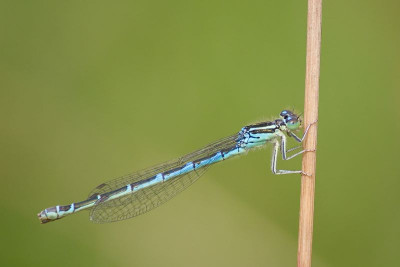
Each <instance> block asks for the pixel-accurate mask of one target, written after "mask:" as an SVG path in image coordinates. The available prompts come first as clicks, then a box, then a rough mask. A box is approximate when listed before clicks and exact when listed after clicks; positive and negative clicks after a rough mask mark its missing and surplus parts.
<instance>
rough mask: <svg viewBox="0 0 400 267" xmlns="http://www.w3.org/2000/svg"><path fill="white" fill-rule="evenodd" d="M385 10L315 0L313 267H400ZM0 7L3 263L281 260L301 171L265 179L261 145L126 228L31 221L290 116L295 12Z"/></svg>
mask: <svg viewBox="0 0 400 267" xmlns="http://www.w3.org/2000/svg"><path fill="white" fill-rule="evenodd" d="M399 3H400V2H399V1H396V0H390V1H389V0H388V1H371V0H367V1H343V0H342V1H325V2H324V6H323V34H322V38H323V39H322V58H321V83H320V88H321V89H320V113H319V128H318V131H319V133H318V159H317V163H318V165H317V182H316V199H315V222H314V243H313V265H314V266H400V259H399V257H398V252H399V249H400V209H399V204H400V194H399V189H400V179H399V178H400V164H399V163H398V159H399V148H400V146H399V144H400V138H399V130H400V120H399V119H400V111H399V110H400V109H399V104H400V101H399V100H400V90H399V89H400V75H399V74H400V73H399V70H400V68H399V65H400V52H399V47H400V30H399V26H400V17H399V15H398V11H399V10H400V9H399V8H400V4H399ZM0 10H1V11H0V12H1V13H0V14H1V16H0V22H1V30H0V33H1V36H0V38H1V44H0V45H1V50H0V116H1V121H0V122H1V123H0V164H1V165H0V179H1V189H0V190H1V192H0V193H1V194H0V211H1V220H0V229H1V230H0V231H1V239H0V251H1V257H0V264H1V265H2V266H18V265H21V266H22V265H25V266H28V265H29V266H44V265H50V266H295V264H296V253H297V230H298V210H299V192H300V177H298V176H296V175H293V176H273V175H272V174H271V172H270V170H269V160H270V154H271V152H270V149H266V150H265V149H264V150H258V151H255V152H253V153H249V154H248V155H247V156H245V157H242V158H240V159H236V160H232V161H227V162H224V163H223V164H219V165H217V166H214V167H213V168H211V169H210V170H209V171H208V172H207V173H206V174H205V175H204V176H203V177H202V178H201V179H200V180H199V181H198V182H197V183H196V184H195V185H194V186H192V187H190V188H189V189H188V190H186V191H185V192H183V193H181V194H180V195H178V196H177V197H176V198H174V199H173V200H171V201H169V202H168V203H167V204H165V205H163V206H161V207H160V208H158V209H156V210H154V211H152V212H150V213H147V214H146V215H143V216H140V217H137V218H135V219H132V220H127V221H123V222H119V223H113V224H104V225H97V224H93V223H91V222H90V221H89V220H88V213H86V212H83V213H80V214H77V215H74V216H71V217H68V218H65V219H63V220H60V221H57V222H55V223H51V224H47V225H40V224H39V221H38V219H37V217H36V213H37V212H39V211H40V210H41V209H44V208H46V207H49V206H53V205H56V204H69V203H70V202H73V201H80V200H83V199H84V198H85V197H86V196H87V194H88V193H89V192H90V191H91V189H92V188H93V187H95V186H96V185H98V184H100V183H102V182H103V181H105V180H108V179H110V178H115V177H117V176H119V175H123V174H126V173H129V172H132V171H135V170H139V169H142V168H146V167H149V166H151V165H154V164H156V163H160V162H162V161H166V160H170V159H172V158H175V157H178V156H181V155H183V154H185V153H189V152H191V151H193V150H195V149H198V148H200V147H202V146H203V145H206V144H207V143H209V142H212V141H214V140H217V139H219V138H222V137H224V136H227V135H230V134H232V133H235V132H237V131H238V130H240V128H241V127H242V126H243V125H246V124H248V123H252V122H255V121H259V120H264V119H272V118H275V117H276V116H277V115H278V114H279V112H280V111H281V110H282V109H283V108H287V107H292V106H294V107H296V109H297V110H300V111H301V110H302V109H303V102H304V98H303V97H304V93H303V92H304V74H305V46H306V13H307V3H306V1H246V2H243V1H215V0H214V1H175V0H172V1H113V2H109V1H63V2H57V3H55V2H54V1H2V2H1V4H0ZM300 165H301V162H300V159H298V160H293V161H290V162H280V165H279V166H280V167H282V168H291V169H298V168H299V167H300Z"/></svg>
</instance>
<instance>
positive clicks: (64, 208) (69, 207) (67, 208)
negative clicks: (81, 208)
mask: <svg viewBox="0 0 400 267" xmlns="http://www.w3.org/2000/svg"><path fill="white" fill-rule="evenodd" d="M70 209H71V205H67V206H60V207H59V208H58V210H59V211H69V210H70Z"/></svg>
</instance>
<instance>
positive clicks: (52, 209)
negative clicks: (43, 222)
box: [46, 206, 57, 213]
mask: <svg viewBox="0 0 400 267" xmlns="http://www.w3.org/2000/svg"><path fill="white" fill-rule="evenodd" d="M48 212H55V213H57V206H55V207H50V208H47V209H46V213H48Z"/></svg>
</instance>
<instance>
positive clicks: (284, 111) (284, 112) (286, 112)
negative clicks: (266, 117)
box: [280, 110, 289, 116]
mask: <svg viewBox="0 0 400 267" xmlns="http://www.w3.org/2000/svg"><path fill="white" fill-rule="evenodd" d="M288 113H289V112H288V111H287V110H282V112H281V114H280V115H281V116H285V115H286V116H287V114H288Z"/></svg>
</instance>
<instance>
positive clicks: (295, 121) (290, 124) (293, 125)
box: [280, 110, 301, 131]
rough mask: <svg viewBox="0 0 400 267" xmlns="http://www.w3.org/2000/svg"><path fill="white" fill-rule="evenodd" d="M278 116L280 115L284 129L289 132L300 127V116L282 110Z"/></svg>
mask: <svg viewBox="0 0 400 267" xmlns="http://www.w3.org/2000/svg"><path fill="white" fill-rule="evenodd" d="M280 115H281V117H282V119H283V121H284V122H285V124H286V127H287V128H288V129H289V130H291V131H294V130H297V129H298V128H299V127H300V125H301V119H300V116H297V115H296V114H294V113H293V112H292V111H290V110H283V111H282V112H281V114H280Z"/></svg>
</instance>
